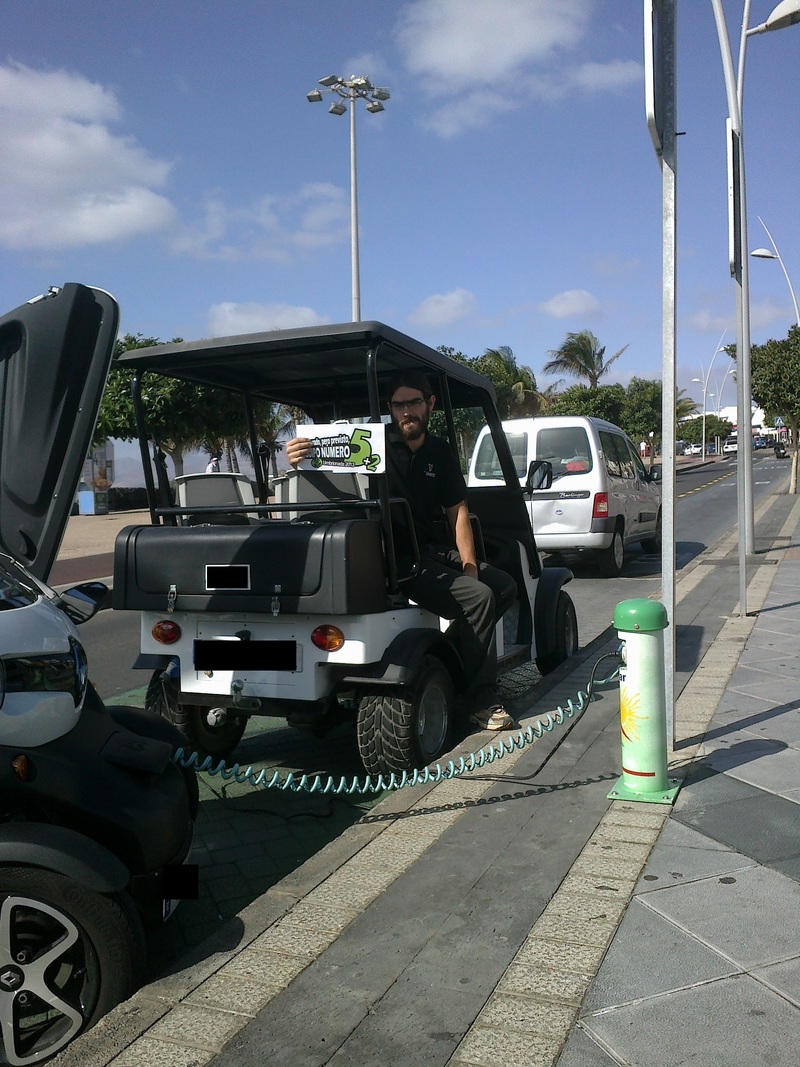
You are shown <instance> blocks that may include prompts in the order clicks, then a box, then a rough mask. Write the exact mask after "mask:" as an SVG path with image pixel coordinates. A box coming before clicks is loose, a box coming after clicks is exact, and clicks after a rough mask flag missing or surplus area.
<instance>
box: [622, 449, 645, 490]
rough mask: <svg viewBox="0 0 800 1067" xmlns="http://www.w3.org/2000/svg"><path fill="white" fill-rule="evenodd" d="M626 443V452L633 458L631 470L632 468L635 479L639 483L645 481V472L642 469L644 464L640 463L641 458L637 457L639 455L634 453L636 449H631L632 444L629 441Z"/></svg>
mask: <svg viewBox="0 0 800 1067" xmlns="http://www.w3.org/2000/svg"><path fill="white" fill-rule="evenodd" d="M626 443H627V445H628V451H629V452H630V454H631V456H632V457H633V468H634V471H635V474H636V477H637V478H638V479H639V481H640V482H645V481H647V471H646V470H645V469H644V463H642V457H641V456H640V455H639V453H638V452H637V451H636V449H635V448H634V447H633V444H632V443H631V442H630V441H627V442H626Z"/></svg>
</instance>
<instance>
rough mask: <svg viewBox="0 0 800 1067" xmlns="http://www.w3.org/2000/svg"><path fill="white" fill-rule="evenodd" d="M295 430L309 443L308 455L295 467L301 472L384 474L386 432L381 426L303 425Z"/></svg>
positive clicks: (376, 424)
mask: <svg viewBox="0 0 800 1067" xmlns="http://www.w3.org/2000/svg"><path fill="white" fill-rule="evenodd" d="M299 430H300V432H301V433H302V436H303V437H307V438H309V440H310V441H311V455H310V456H307V457H306V459H304V460H302V462H300V463H298V467H299V468H300V469H301V470H318V471H341V470H352V471H363V472H368V473H370V474H383V473H384V471H385V470H386V430H385V427H384V425H383V423H382V422H368V423H363V424H358V425H356V424H351V423H334V424H333V425H329V426H320V425H310V426H308V425H307V426H302V427H300V428H299Z"/></svg>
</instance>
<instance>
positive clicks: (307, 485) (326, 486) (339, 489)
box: [272, 469, 369, 522]
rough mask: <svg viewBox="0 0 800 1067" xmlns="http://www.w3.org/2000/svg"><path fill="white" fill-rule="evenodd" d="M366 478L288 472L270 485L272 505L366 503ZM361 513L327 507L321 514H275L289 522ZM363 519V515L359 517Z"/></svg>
mask: <svg viewBox="0 0 800 1067" xmlns="http://www.w3.org/2000/svg"><path fill="white" fill-rule="evenodd" d="M368 485H369V476H368V475H366V474H361V473H358V472H356V471H314V470H302V469H301V470H294V469H292V470H288V471H286V473H285V474H282V475H281V476H280V477H279V478H275V479H274V480H273V482H272V494H273V497H274V499H275V503H276V504H318V503H324V502H327V501H330V502H331V503H336V502H338V501H340V500H366V499H367V496H368V492H369V489H368ZM361 514H362V513H361V512H360V511H358V510H355V509H353V508H339V509H337V508H331V509H330V510H325V511H304V510H302V509H299V510H298V511H283V512H276V515H279V517H280V518H284V519H285V518H289V519H292V520H298V521H299V520H307V521H309V522H312V521H314V520H315V519H316V520H319V519H325V520H328V521H329V520H330V519H331V518H342V517H347V518H353V517H355V516H356V515H361ZM362 517H363V516H362Z"/></svg>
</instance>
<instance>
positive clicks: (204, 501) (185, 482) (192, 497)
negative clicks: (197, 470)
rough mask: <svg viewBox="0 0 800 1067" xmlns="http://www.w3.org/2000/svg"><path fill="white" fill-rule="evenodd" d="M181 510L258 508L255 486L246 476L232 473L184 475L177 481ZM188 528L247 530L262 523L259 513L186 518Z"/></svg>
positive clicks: (176, 486)
mask: <svg viewBox="0 0 800 1067" xmlns="http://www.w3.org/2000/svg"><path fill="white" fill-rule="evenodd" d="M175 491H176V496H177V503H178V507H181V508H195V507H212V506H219V505H221V504H235V505H237V506H238V505H244V504H255V502H256V500H255V496H254V495H253V486H252V484H251V482H250V479H249V478H248V477H247V476H246V475H245V474H235V473H234V472H233V471H225V472H220V473H218V474H181V475H179V476H178V477H177V478H176V479H175ZM183 521H184V523H185V525H187V526H196V525H199V524H203V523H211V524H213V525H224V526H248V525H250V524H252V523H256V522H258V521H259V518H258V513H257V512H246V513H244V512H242V513H238V514H236V513H229V514H218V515H203V514H199V515H186V516H184V517H183Z"/></svg>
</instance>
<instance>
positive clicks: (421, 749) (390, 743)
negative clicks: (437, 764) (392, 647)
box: [356, 656, 455, 774]
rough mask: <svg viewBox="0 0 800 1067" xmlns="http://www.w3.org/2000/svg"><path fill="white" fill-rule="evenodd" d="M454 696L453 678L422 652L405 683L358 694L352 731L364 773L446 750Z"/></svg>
mask: <svg viewBox="0 0 800 1067" xmlns="http://www.w3.org/2000/svg"><path fill="white" fill-rule="evenodd" d="M454 702H455V689H454V686H453V679H452V678H451V677H450V672H449V671H448V670H447V669H446V668H445V666H444V664H443V663H442V662H441V661H440V660H438V659H437V658H436V657H435V656H425V658H424V659H423V661H422V664H421V666H420V669H419V672H418V674H417V678H416V680H415V682H414V684H413V686H412V687H410V688H409V689H404V690H402V691H401V692H397V691H394V692H386V693H366V694H364V695H363V696H362V697H361V700H360V701H359V705H358V718H357V725H356V732H357V738H358V750H359V752H360V754H361V760H362V762H363V764H364V767H365V768H366V771H367V773H368V774H391V772H392V771H394V772H396V773H402V772H403V771H412V770H414V769H416V768H422V767H426V766H427V765H428V764H429V763H432V762H433V761H434V760H437V759H438V758H439V757H440V756H441V755H442V754H443V753H444V752H447V751H448V750H449V748H450V745H451V739H452V735H453V715H454Z"/></svg>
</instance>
